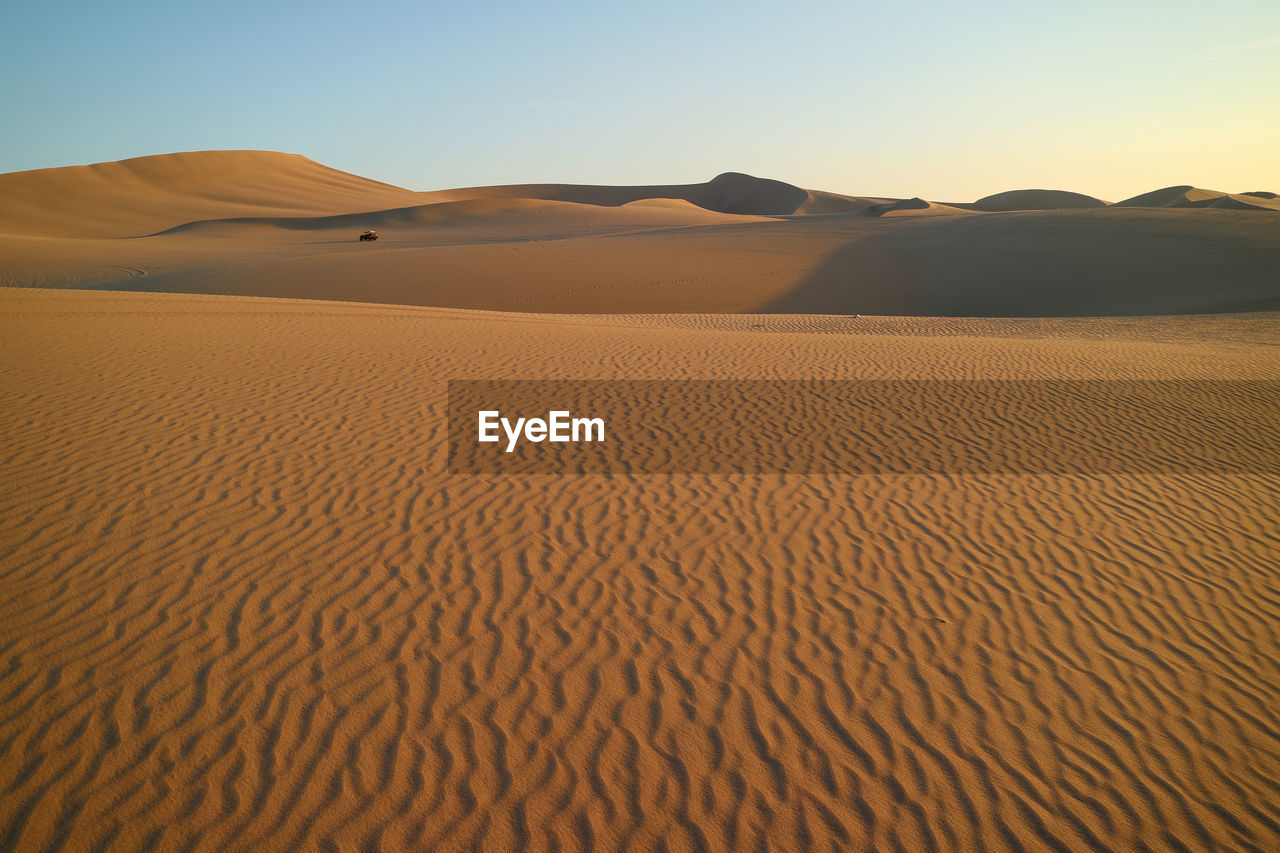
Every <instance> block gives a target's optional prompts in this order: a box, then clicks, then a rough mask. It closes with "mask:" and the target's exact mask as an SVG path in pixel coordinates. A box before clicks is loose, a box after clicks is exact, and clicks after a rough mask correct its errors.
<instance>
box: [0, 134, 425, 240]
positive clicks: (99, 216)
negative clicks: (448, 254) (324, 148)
mask: <svg viewBox="0 0 1280 853" xmlns="http://www.w3.org/2000/svg"><path fill="white" fill-rule="evenodd" d="M415 201H420V198H419V194H418V193H414V192H411V191H409V190H405V189H401V188H399V187H393V186H391V185H390V184H383V183H379V182H378V181H371V180H369V179H368V178H361V177H359V176H357V175H350V174H347V173H346V172H339V171H337V170H336V169H330V168H329V167H327V166H321V165H320V164H319V163H316V162H313V161H311V160H308V159H307V158H306V157H302V156H300V155H297V154H280V153H276V152H274V151H195V152H190V153H184V154H161V155H156V156H153V157H138V158H135V159H132V160H121V161H119V162H114V163H98V164H95V165H92V166H69V167H66V168H61V169H38V170H35V171H31V172H12V173H9V174H5V175H0V234H38V235H43V236H66V237H136V236H140V235H143V234H151V233H154V232H156V231H160V230H163V229H165V228H171V227H173V226H175V225H181V224H182V223H184V222H190V221H192V220H195V219H212V218H222V217H228V216H307V215H311V216H314V215H322V214H334V213H345V212H349V211H357V210H375V209H379V208H387V207H395V206H402V205H407V204H412V203H414V202H415Z"/></svg>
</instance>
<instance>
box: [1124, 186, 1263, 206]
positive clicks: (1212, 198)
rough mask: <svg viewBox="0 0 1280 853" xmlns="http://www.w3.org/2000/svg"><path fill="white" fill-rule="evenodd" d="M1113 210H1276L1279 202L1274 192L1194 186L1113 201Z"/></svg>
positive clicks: (1170, 188) (1157, 191)
mask: <svg viewBox="0 0 1280 853" xmlns="http://www.w3.org/2000/svg"><path fill="white" fill-rule="evenodd" d="M1116 207H1180V208H1185V207H1193V208H1207V207H1211V208H1222V209H1226V210H1277V211H1280V201H1277V200H1276V195H1275V193H1271V192H1251V193H1239V194H1232V193H1224V192H1219V191H1218V190H1202V189H1199V188H1198V187H1191V186H1180V187H1165V188H1164V189H1161V190H1154V191H1153V192H1149V193H1143V194H1142V195H1137V196H1134V197H1133V198H1127V199H1125V200H1124V201H1118V202H1116Z"/></svg>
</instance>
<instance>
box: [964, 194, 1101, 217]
mask: <svg viewBox="0 0 1280 853" xmlns="http://www.w3.org/2000/svg"><path fill="white" fill-rule="evenodd" d="M1106 206H1107V203H1106V202H1105V201H1102V200H1101V199H1097V198H1094V197H1093V196H1090V195H1084V194H1082V193H1073V192H1067V191H1065V190H1009V191H1008V192H1003V193H996V194H995V195H989V196H986V197H984V198H980V199H978V200H977V201H975V202H973V204H971V205H969V207H972V208H973V209H974V210H983V211H990V212H997V211H1007V210H1078V209H1082V208H1091V207H1106Z"/></svg>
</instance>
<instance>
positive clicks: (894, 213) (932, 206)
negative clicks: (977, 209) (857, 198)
mask: <svg viewBox="0 0 1280 853" xmlns="http://www.w3.org/2000/svg"><path fill="white" fill-rule="evenodd" d="M872 212H873V213H875V215H877V216H882V217H885V218H893V217H898V216H937V215H939V214H946V215H953V214H957V213H967V212H968V211H965V210H963V209H961V208H959V207H953V206H952V205H949V204H939V203H938V202H936V201H927V200H925V199H922V198H919V197H916V198H906V199H902V200H901V201H895V202H890V203H886V204H882V205H877V206H875V207H873V208H872Z"/></svg>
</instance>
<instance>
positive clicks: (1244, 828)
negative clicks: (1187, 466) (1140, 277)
mask: <svg viewBox="0 0 1280 853" xmlns="http://www.w3.org/2000/svg"><path fill="white" fill-rule="evenodd" d="M0 329H2V332H0V349H2V352H3V357H2V358H0V370H2V371H3V372H2V373H0V376H2V377H3V379H2V383H0V435H3V437H4V441H3V457H2V458H3V462H2V464H3V479H4V482H5V483H6V488H5V490H4V491H3V493H0V502H2V503H0V543H2V544H3V548H2V550H0V567H2V574H0V583H2V584H3V589H4V595H3V597H0V671H2V672H3V675H0V684H2V685H3V691H4V692H3V695H2V696H0V754H3V755H4V756H5V757H6V758H5V760H4V761H3V762H0V792H2V796H0V830H2V831H3V837H0V847H2V848H3V849H7V850H39V849H68V850H89V849H105V848H111V849H120V850H140V849H148V848H150V849H184V850H185V849H200V850H249V849H256V850H268V849H274V850H282V849H293V848H300V849H341V850H367V849H368V850H371V849H388V850H390V849H427V848H430V849H439V850H471V849H484V850H504V849H512V848H514V849H526V848H528V849H561V850H578V849H582V850H585V849H599V850H613V849H634V850H661V849H666V850H672V851H675V850H756V849H772V850H787V849H791V850H858V849H873V848H874V849H883V850H890V849H903V850H926V849H934V848H936V849H954V850H979V849H989V850H1006V849H1026V850H1038V849H1059V850H1066V849H1070V850H1077V849H1089V848H1109V849H1115V850H1140V849H1183V850H1208V849H1215V848H1221V849H1254V850H1274V849H1277V845H1280V807H1278V806H1277V803H1280V781H1278V780H1280V713H1278V709H1280V660H1278V657H1277V653H1276V652H1277V646H1278V641H1280V637H1278V633H1280V589H1278V588H1277V582H1276V566H1277V565H1278V564H1280V537H1278V536H1277V533H1276V526H1275V523H1274V520H1275V519H1276V518H1277V517H1280V480H1278V478H1276V477H1274V476H1270V477H1268V476H1261V475H1259V476H1248V475H1233V476H1220V475H1212V474H1200V475H1185V476H1173V475H1169V476H1117V475H1110V476H1104V475H1094V476H1084V475H1081V476H1051V475H1020V476H1012V475H1007V476H1000V475H991V476H964V477H960V476H926V475H918V476H908V475H904V476H892V477H870V476H821V475H771V476H747V475H741V476H697V475H676V474H672V475H639V476H630V477H588V478H571V477H508V476H474V477H458V476H449V475H448V474H447V473H446V472H445V469H444V462H443V457H442V452H443V450H442V439H443V433H444V424H443V415H442V411H443V405H444V395H445V383H446V381H447V380H448V379H449V378H471V377H474V376H475V375H477V373H483V375H486V376H520V377H561V376H572V377H575V378H581V377H594V378H622V377H625V378H635V377H652V378H681V377H698V378H709V377H725V378H747V377H751V378H758V377H786V376H796V377H806V378H811V377H824V378H854V377H878V378H886V377H915V378H927V377H946V378H958V377H971V378H981V377H986V378H1001V377H1009V376H1017V377H1075V378H1099V379H1106V378H1199V379H1213V378H1245V377H1252V378H1265V379H1276V378H1280V358H1277V355H1278V351H1277V343H1276V342H1277V341H1280V317H1277V316H1276V315H1267V314H1255V315H1248V316H1216V317H1184V318H1164V319H1137V318H1117V319H1110V320H1106V319H1102V320H1060V321H1053V320H955V319H931V318H892V317H877V318H867V319H866V322H865V324H864V325H863V326H861V327H857V328H847V327H846V328H834V327H833V326H832V324H831V323H830V318H827V317H814V316H807V315H787V316H776V317H733V316H723V315H721V316H714V315H687V316H654V315H608V316H603V315H578V316H553V315H539V314H503V313H496V312H482V311H470V310H448V309H435V308H418V307H391V306H385V305H364V304H352V303H335V302H323V301H295V300H278V299H260V298H249V297H234V296H202V295H175V294H140V293H114V292H102V293H91V292H84V291H56V290H19V289H12V290H8V291H5V292H3V293H0ZM654 353H661V356H662V357H661V358H660V359H655V358H654ZM1070 414H1071V413H1070V412H1059V413H1051V415H1052V416H1051V417H1049V418H1047V420H1046V430H1052V429H1053V425H1054V418H1055V417H1059V418H1061V419H1063V420H1068V419H1069V418H1070Z"/></svg>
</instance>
